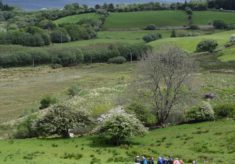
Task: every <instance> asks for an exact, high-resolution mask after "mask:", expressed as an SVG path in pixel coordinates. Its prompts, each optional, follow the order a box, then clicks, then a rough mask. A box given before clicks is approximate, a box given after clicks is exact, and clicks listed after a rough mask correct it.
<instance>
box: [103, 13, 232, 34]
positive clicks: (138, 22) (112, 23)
mask: <svg viewBox="0 0 235 164" xmlns="http://www.w3.org/2000/svg"><path fill="white" fill-rule="evenodd" d="M218 19H219V20H224V21H225V22H227V23H235V13H230V12H215V11H194V12H193V22H194V24H196V25H208V24H209V23H212V22H213V21H214V20H218ZM149 24H155V25H157V26H158V27H163V26H184V25H187V16H186V14H185V13H184V11H172V10H171V11H142V12H125V13H111V14H110V16H109V17H108V18H107V20H106V23H105V24H104V29H106V30H115V29H116V30H121V29H140V28H144V27H145V26H147V25H149Z"/></svg>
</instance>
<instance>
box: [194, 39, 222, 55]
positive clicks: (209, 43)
mask: <svg viewBox="0 0 235 164" xmlns="http://www.w3.org/2000/svg"><path fill="white" fill-rule="evenodd" d="M217 46H218V43H217V42H216V41H214V40H204V41H201V42H200V43H198V45H197V52H205V51H209V52H213V51H214V50H215V49H216V47H217Z"/></svg>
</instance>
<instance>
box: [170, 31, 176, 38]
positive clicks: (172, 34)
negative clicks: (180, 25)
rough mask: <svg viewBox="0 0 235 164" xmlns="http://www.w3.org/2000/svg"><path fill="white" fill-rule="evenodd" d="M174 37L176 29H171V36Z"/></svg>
mask: <svg viewBox="0 0 235 164" xmlns="http://www.w3.org/2000/svg"><path fill="white" fill-rule="evenodd" d="M175 37H176V31H175V30H172V31H171V38H175Z"/></svg>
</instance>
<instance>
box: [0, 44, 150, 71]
mask: <svg viewBox="0 0 235 164" xmlns="http://www.w3.org/2000/svg"><path fill="white" fill-rule="evenodd" d="M149 49H150V47H149V46H147V45H144V44H134V45H132V44H108V45H97V46H94V47H92V48H83V49H79V48H59V49H56V48H52V49H49V50H41V49H39V50H30V51H26V52H25V51H20V52H13V53H11V54H1V55H0V66H1V67H14V66H27V65H32V66H34V65H39V64H59V65H62V66H64V67H66V66H73V65H77V64H80V63H97V62H108V60H109V59H110V58H114V57H117V56H122V57H124V58H125V59H126V60H129V61H130V60H139V59H140V58H141V57H142V56H143V55H144V54H145V53H146V52H147V51H148V50H149Z"/></svg>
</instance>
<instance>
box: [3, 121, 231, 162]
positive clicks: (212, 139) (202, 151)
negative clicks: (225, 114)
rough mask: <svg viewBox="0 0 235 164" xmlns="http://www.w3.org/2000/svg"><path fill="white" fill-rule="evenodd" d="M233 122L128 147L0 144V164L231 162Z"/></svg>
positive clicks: (150, 137) (72, 142)
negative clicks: (144, 159)
mask: <svg viewBox="0 0 235 164" xmlns="http://www.w3.org/2000/svg"><path fill="white" fill-rule="evenodd" d="M234 138H235V126H234V121H233V120H221V121H216V122H206V123H199V124H192V125H180V126H173V127H169V128H165V129H159V130H154V131H150V132H149V133H148V134H147V135H146V136H144V137H134V138H132V144H131V145H121V146H119V147H112V146H104V145H102V146H101V145H100V144H99V142H97V141H99V140H97V138H96V137H95V136H90V137H81V138H74V139H27V140H2V141H0V163H4V164H11V163H16V162H18V163H38V164H41V163H65V164H66V163H87V164H88V163H92V162H91V161H98V162H97V163H112V164H113V163H120V164H121V163H127V164H129V163H130V164H131V163H133V157H135V156H136V155H146V156H154V157H155V159H156V158H157V157H158V156H170V155H171V156H174V157H178V158H182V159H183V160H184V162H185V163H186V164H189V163H192V160H197V162H198V163H210V164H215V163H223V164H229V163H233V161H234V160H235V159H234V157H235V145H234V143H235V141H234Z"/></svg>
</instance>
